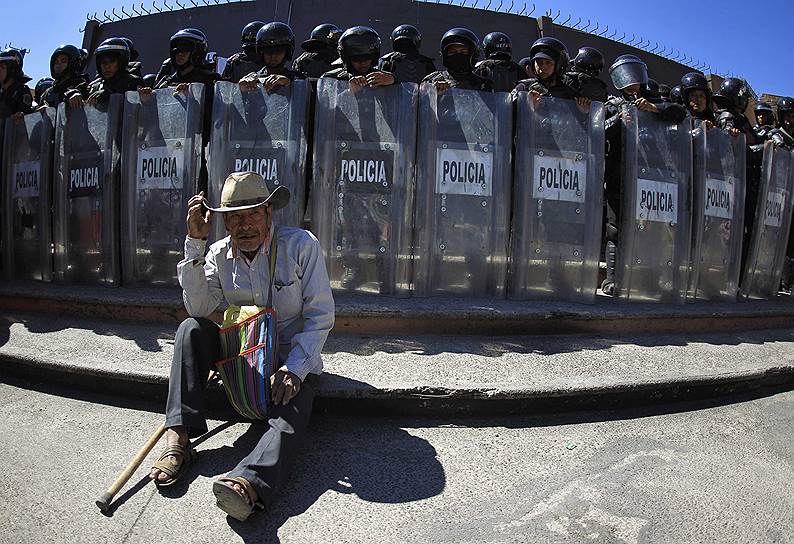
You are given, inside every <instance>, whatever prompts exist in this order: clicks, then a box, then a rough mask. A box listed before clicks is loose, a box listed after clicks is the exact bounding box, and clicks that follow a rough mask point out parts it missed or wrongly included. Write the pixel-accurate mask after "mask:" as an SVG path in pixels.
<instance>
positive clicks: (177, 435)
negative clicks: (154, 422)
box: [149, 426, 190, 482]
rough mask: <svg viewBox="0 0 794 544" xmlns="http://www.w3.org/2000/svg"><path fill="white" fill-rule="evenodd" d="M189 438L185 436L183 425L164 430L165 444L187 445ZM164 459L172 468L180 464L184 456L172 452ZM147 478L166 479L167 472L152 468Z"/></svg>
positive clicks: (175, 468) (176, 467)
mask: <svg viewBox="0 0 794 544" xmlns="http://www.w3.org/2000/svg"><path fill="white" fill-rule="evenodd" d="M189 441H190V440H189V439H188V436H187V429H185V427H183V426H179V427H173V428H171V429H167V430H166V431H165V443H166V444H167V445H169V446H170V445H173V444H178V445H180V446H183V447H184V446H187V445H188V443H189ZM164 461H165V462H166V463H168V464H170V465H173V467H174V470H177V469H178V468H179V465H181V464H182V462H183V461H184V456H183V455H181V454H178V453H174V454H172V455H168V456H167V457H166V458H165V459H164ZM149 478H151V479H152V480H157V481H158V482H164V481H166V480H167V479H168V478H169V476H168V474H166V473H164V472H162V471H161V470H159V469H156V468H152V470H151V472H149Z"/></svg>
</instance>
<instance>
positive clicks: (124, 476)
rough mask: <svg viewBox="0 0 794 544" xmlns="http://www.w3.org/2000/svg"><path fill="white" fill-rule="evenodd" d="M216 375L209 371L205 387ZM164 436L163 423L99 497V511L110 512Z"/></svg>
mask: <svg viewBox="0 0 794 544" xmlns="http://www.w3.org/2000/svg"><path fill="white" fill-rule="evenodd" d="M218 377H219V376H218V373H217V372H216V371H214V370H213V371H211V372H210V376H209V378H208V379H207V385H209V384H210V383H212V381H213V380H215V379H218ZM163 434H165V423H163V424H162V425H160V426H159V427H158V428H157V430H156V431H154V434H152V436H150V437H149V440H147V441H146V443H145V444H144V445H143V447H142V448H141V449H140V450H139V451H138V453H136V454H135V457H133V458H132V461H130V463H129V464H128V465H127V466H126V467H125V468H124V470H123V471H122V473H121V474H119V477H118V478H116V481H115V482H113V484H112V485H111V486H110V487H108V489H107V491H105V492H104V493H103V494H102V496H101V497H99V498H98V499H97V500H96V501H95V502H96V505H97V506H98V507H99V509H100V510H101V511H102V512H104V513H107V512H108V511H109V510H110V503H111V502H112V501H113V497H115V496H116V493H118V492H119V491H120V490H121V488H122V487H124V484H126V483H127V482H128V481H129V479H130V478H132V475H133V474H135V471H136V470H138V467H139V466H141V463H143V460H144V459H146V456H147V455H149V452H150V451H152V448H153V447H154V446H155V445H156V444H157V443H158V442H159V441H160V439H161V438H162V437H163Z"/></svg>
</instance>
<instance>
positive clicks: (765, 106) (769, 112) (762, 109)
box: [753, 102, 777, 125]
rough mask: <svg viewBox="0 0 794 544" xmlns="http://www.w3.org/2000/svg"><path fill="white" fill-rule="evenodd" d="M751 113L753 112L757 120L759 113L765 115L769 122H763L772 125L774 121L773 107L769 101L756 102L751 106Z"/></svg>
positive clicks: (775, 117)
mask: <svg viewBox="0 0 794 544" xmlns="http://www.w3.org/2000/svg"><path fill="white" fill-rule="evenodd" d="M753 113H754V114H755V119H756V121H758V116H759V115H766V116H767V118H768V119H769V120H770V121H771V122H770V123H765V124H767V125H774V124H775V123H776V119H777V116H776V115H775V109H774V108H773V107H772V104H770V103H769V102H757V103H756V104H755V107H754V108H753ZM758 124H761V122H760V121H758Z"/></svg>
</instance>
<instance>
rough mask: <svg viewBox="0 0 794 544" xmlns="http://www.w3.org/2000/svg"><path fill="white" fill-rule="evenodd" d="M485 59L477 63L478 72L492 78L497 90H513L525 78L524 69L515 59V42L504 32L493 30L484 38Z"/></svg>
mask: <svg viewBox="0 0 794 544" xmlns="http://www.w3.org/2000/svg"><path fill="white" fill-rule="evenodd" d="M482 46H483V50H484V52H485V60H481V61H480V62H478V63H477V67H476V70H475V71H476V73H477V74H478V75H480V76H482V77H484V78H486V79H490V80H491V82H492V84H493V90H494V91H495V92H506V93H509V92H510V91H512V90H513V89H514V88H515V86H516V84H517V83H518V82H519V81H520V80H522V79H525V76H524V74H525V73H526V72H524V70H523V69H522V68H521V66H519V65H518V64H517V63H515V62H514V61H513V44H512V42H511V41H510V37H509V36H508V35H507V34H505V33H504V32H491V33H490V34H488V35H486V36H485V38H483V40H482Z"/></svg>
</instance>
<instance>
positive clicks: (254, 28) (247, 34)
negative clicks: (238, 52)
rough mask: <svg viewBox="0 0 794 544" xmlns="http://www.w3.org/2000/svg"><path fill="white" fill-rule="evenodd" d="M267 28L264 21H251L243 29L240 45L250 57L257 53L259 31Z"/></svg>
mask: <svg viewBox="0 0 794 544" xmlns="http://www.w3.org/2000/svg"><path fill="white" fill-rule="evenodd" d="M263 26H265V22H264V21H251V22H250V23H248V24H247V25H245V26H244V27H243V31H242V33H241V34H240V43H241V44H242V46H243V51H245V52H246V53H247V54H249V55H253V54H254V53H256V34H257V32H259V29H260V28H262V27H263Z"/></svg>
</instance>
